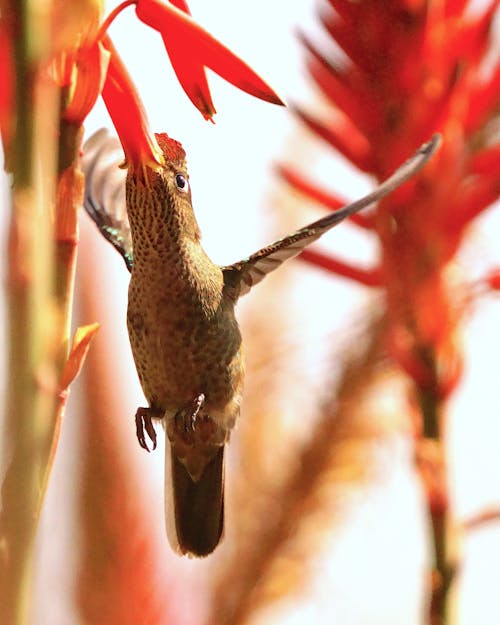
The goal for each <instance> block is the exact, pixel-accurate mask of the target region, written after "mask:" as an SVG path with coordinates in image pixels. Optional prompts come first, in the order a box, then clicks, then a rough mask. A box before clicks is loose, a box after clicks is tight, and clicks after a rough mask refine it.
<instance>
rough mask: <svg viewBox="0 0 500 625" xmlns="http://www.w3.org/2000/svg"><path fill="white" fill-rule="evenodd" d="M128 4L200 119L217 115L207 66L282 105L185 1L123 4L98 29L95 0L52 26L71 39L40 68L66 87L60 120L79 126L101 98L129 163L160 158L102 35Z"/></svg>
mask: <svg viewBox="0 0 500 625" xmlns="http://www.w3.org/2000/svg"><path fill="white" fill-rule="evenodd" d="M131 4H135V6H136V13H137V16H138V17H139V19H140V20H142V21H143V22H144V23H145V24H148V25H149V26H151V27H152V28H154V29H155V30H157V31H158V32H159V33H160V34H161V35H162V37H163V40H164V42H165V46H166V48H167V52H168V54H169V56H170V60H171V62H172V65H173V67H174V70H175V73H176V75H177V78H178V79H179V82H180V83H181V85H182V87H183V89H184V91H185V92H186V94H187V96H188V97H189V99H190V100H191V101H192V102H193V104H194V105H195V106H196V107H197V108H198V110H199V111H200V112H201V113H202V115H203V116H204V118H205V119H211V118H212V116H213V115H214V113H215V108H214V105H213V102H212V98H211V95H210V90H209V87H208V83H207V78H206V75H205V67H209V68H210V69H212V70H213V71H215V72H216V73H218V74H219V75H220V76H222V77H223V78H225V79H226V80H228V81H229V82H231V83H232V84H233V85H235V86H237V87H239V88H240V89H242V90H243V91H246V92H247V93H250V94H252V95H254V96H256V97H258V98H261V99H264V100H267V101H268V102H272V103H275V104H283V103H282V101H281V100H280V98H279V97H278V96H277V95H276V93H275V92H274V91H273V90H272V89H271V87H269V86H268V85H267V84H266V83H265V82H264V81H263V80H262V79H261V78H260V77H259V76H258V75H257V74H256V73H255V72H254V71H253V70H252V69H251V68H250V67H249V66H248V65H246V63H244V62H243V61H242V60H241V59H239V58H238V57H237V56H236V55H234V54H233V53H232V52H231V51H230V50H228V48H226V47H225V46H224V45H223V44H222V43H220V42H219V41H217V40H216V39H215V38H214V37H212V35H210V34H209V33H208V32H207V31H206V30H204V29H203V28H202V27H201V26H199V25H198V24H197V23H196V22H195V21H194V20H193V19H192V18H191V17H190V15H189V9H188V6H187V3H186V2H185V1H184V0H175V1H174V2H164V1H162V0H125V2H123V3H122V4H120V5H119V6H118V7H116V9H114V10H113V11H112V12H111V14H110V15H109V16H108V18H107V19H106V20H105V21H104V22H103V23H102V25H101V27H100V28H99V29H98V28H96V24H98V17H97V16H98V15H99V9H100V5H99V4H98V3H94V4H93V5H91V7H90V8H91V9H92V12H91V13H88V12H87V13H84V14H83V15H77V16H76V17H75V20H74V23H73V24H72V23H71V16H72V14H70V13H68V12H67V10H64V11H63V10H60V11H59V12H58V13H57V15H56V17H55V18H54V21H59V22H61V23H63V26H64V28H63V31H64V32H65V33H70V35H71V36H64V37H63V38H61V37H58V38H57V44H54V46H53V50H54V54H53V56H52V58H51V59H50V60H49V61H48V62H47V64H46V67H45V73H46V74H47V75H48V76H50V77H51V78H52V79H53V80H55V81H56V82H57V84H58V85H60V86H61V87H63V88H64V89H65V94H66V102H65V108H64V110H63V113H62V117H63V119H65V120H67V121H70V122H72V123H75V124H78V125H81V124H82V122H83V120H84V119H85V117H86V116H87V114H88V113H89V111H90V110H91V109H92V107H93V105H94V103H95V101H96V99H97V97H98V95H99V94H100V93H102V95H103V98H104V101H105V104H106V107H107V109H108V111H109V114H110V116H111V118H112V120H113V123H114V125H115V127H116V130H117V132H118V134H119V136H120V139H121V142H122V145H123V149H124V151H125V155H126V159H127V161H128V162H129V163H132V162H141V163H147V164H149V165H152V166H155V164H159V163H161V161H162V156H161V151H160V149H159V147H158V145H157V143H156V140H155V138H154V136H153V135H152V133H151V132H150V131H149V128H148V123H147V119H146V115H145V112H144V108H143V106H142V103H141V101H140V98H139V96H138V94H137V92H136V90H135V88H134V86H133V84H132V81H131V79H130V77H129V75H128V73H127V71H126V68H125V66H124V64H123V63H122V61H121V59H120V57H119V55H118V53H117V51H116V50H115V48H114V47H113V44H112V43H111V40H110V39H109V37H108V36H107V34H106V33H107V29H108V27H109V25H110V24H111V22H112V21H113V20H114V19H115V18H116V16H117V15H118V14H119V13H120V12H121V11H122V10H123V9H124V8H126V7H128V6H130V5H131ZM68 16H69V17H68ZM84 18H85V19H84ZM87 18H88V19H87ZM87 22H88V23H87ZM68 23H69V25H70V26H73V30H71V28H68ZM6 25H8V21H7V19H6V17H5V16H4V15H2V18H1V19H0V78H1V90H0V91H1V93H0V129H1V131H2V137H3V140H4V142H5V143H8V141H9V138H10V135H11V132H12V131H11V128H12V119H13V115H14V103H13V101H12V100H13V92H14V89H13V76H12V52H11V41H12V39H11V37H10V36H9V30H8V29H7V28H6ZM75 29H76V32H75ZM74 41H78V42H80V43H79V45H76V46H75V45H74V44H73V43H72V42H74Z"/></svg>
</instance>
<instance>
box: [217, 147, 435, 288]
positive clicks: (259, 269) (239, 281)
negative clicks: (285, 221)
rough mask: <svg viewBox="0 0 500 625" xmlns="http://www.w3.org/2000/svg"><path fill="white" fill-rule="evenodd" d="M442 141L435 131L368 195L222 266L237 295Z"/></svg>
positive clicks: (399, 179)
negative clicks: (235, 261) (247, 255)
mask: <svg viewBox="0 0 500 625" xmlns="http://www.w3.org/2000/svg"><path fill="white" fill-rule="evenodd" d="M440 141H441V138H440V135H434V136H433V137H432V138H431V140H430V141H428V142H427V143H424V145H422V146H421V147H420V148H419V149H418V151H417V152H416V153H415V154H414V155H413V156H412V157H411V158H410V159H408V160H407V161H406V162H405V163H404V164H403V165H401V167H399V169H397V170H396V171H395V172H394V173H393V174H392V176H390V177H389V178H387V180H385V181H384V182H382V184H380V186H378V187H377V188H376V189H374V190H373V191H372V192H371V193H369V194H368V195H365V196H364V197H362V198H361V199H359V200H357V201H356V202H353V203H352V204H348V205H347V206H344V207H343V208H341V209H339V210H338V211H335V212H334V213H331V214H330V215H328V216H326V217H323V218H322V219H318V221H315V222H313V223H311V224H309V225H307V226H305V227H304V228H301V229H300V230H297V232H295V233H294V234H291V235H290V236H287V237H284V238H283V239H279V240H278V241H275V242H274V243H271V245H268V246H267V247H264V248H263V249H261V250H259V251H258V252H256V253H255V254H252V255H251V256H250V257H249V258H246V259H244V260H242V261H240V262H237V263H234V264H233V265H229V266H227V267H224V268H223V271H224V281H225V284H226V285H228V286H230V287H232V288H233V289H236V293H237V295H238V296H241V295H244V294H245V293H248V291H249V290H250V289H251V288H252V287H253V286H254V285H255V284H257V283H259V282H260V281H261V280H262V279H263V278H264V277H265V276H266V275H267V274H268V273H271V271H274V270H275V269H277V268H278V267H279V266H280V265H281V264H282V263H283V262H285V260H288V259H289V258H293V257H294V256H297V254H300V252H302V250H303V249H304V248H306V247H307V246H308V245H310V244H311V243H313V241H316V239H319V238H320V237H321V236H322V235H323V234H324V233H325V232H327V231H328V230H330V228H333V226H336V225H337V224H338V223H340V222H341V221H343V220H344V219H345V218H346V217H349V216H350V215H352V214H354V213H357V212H358V211H360V210H361V209H362V208H366V207H367V206H370V204H373V203H375V202H378V201H379V200H381V199H382V198H383V197H385V196H386V195H388V194H389V193H391V191H394V189H396V188H397V187H399V186H400V185H401V184H403V182H406V180H408V179H409V178H411V177H412V176H413V175H414V174H415V173H416V172H417V171H419V169H421V168H422V167H423V166H424V165H425V163H426V162H427V161H428V160H429V158H430V157H431V156H432V154H434V152H435V151H436V149H437V147H438V146H439V143H440Z"/></svg>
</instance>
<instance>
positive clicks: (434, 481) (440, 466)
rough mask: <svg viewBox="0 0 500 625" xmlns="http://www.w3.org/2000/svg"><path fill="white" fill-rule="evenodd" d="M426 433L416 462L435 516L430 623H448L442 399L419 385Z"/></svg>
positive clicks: (449, 574) (419, 441)
mask: <svg viewBox="0 0 500 625" xmlns="http://www.w3.org/2000/svg"><path fill="white" fill-rule="evenodd" d="M418 400H419V404H420V410H421V413H422V424H423V428H422V436H421V437H420V438H418V439H417V441H416V465H417V468H418V470H419V472H420V476H421V479H422V483H423V486H424V490H425V494H426V497H427V506H428V510H429V516H430V520H431V528H432V542H433V546H434V567H433V571H432V575H431V599H430V609H429V625H447V624H448V611H447V599H448V591H449V589H450V585H451V581H452V577H453V569H452V566H451V561H450V554H449V535H448V521H449V519H448V516H449V506H448V494H447V479H446V463H445V450H444V441H443V435H442V415H441V411H442V408H443V406H442V400H441V399H440V398H439V397H437V396H436V393H435V392H434V391H433V390H432V389H429V388H424V389H422V388H421V389H419V392H418Z"/></svg>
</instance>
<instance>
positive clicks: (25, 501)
mask: <svg viewBox="0 0 500 625" xmlns="http://www.w3.org/2000/svg"><path fill="white" fill-rule="evenodd" d="M39 9H40V7H39V6H38V3H37V2H36V0H16V1H13V0H11V1H9V0H6V1H5V2H4V3H3V4H2V19H3V20H6V21H7V22H8V26H9V31H10V33H11V35H12V41H13V44H14V58H15V69H16V72H15V74H16V128H15V133H14V138H13V141H12V153H11V154H10V155H9V156H10V158H9V162H10V163H11V165H12V176H13V187H12V193H11V209H12V213H11V221H10V226H9V235H8V236H9V245H8V279H7V286H8V289H7V299H8V308H7V317H8V338H9V346H8V362H7V366H8V379H7V385H6V386H7V398H6V407H5V411H6V420H5V422H6V428H5V430H6V432H5V433H6V436H5V443H4V454H3V457H5V458H6V459H7V461H8V462H9V465H8V468H7V471H6V474H5V477H4V481H3V485H2V491H1V496H2V502H1V503H2V505H1V513H0V623H5V624H7V623H8V624H9V625H26V624H27V623H28V621H29V607H30V596H31V582H32V567H33V547H34V542H35V536H36V530H37V526H38V521H39V517H40V512H41V506H42V503H43V499H44V495H45V492H46V488H47V482H48V476H49V473H50V468H51V465H52V460H53V456H54V451H55V444H56V442H57V434H58V430H59V424H60V418H61V416H62V412H63V408H64V400H65V396H63V395H62V394H61V393H60V392H59V378H60V375H61V371H62V368H63V366H64V363H65V360H66V355H67V349H68V341H69V325H70V315H71V299H72V289H73V280H74V268H75V252H76V208H77V206H78V204H79V202H80V199H81V190H82V181H81V174H78V172H77V171H76V170H75V168H74V161H75V162H76V155H77V154H78V146H77V139H79V134H78V133H75V132H74V131H73V135H74V137H75V140H74V141H73V142H70V145H72V146H73V158H72V159H69V160H70V161H71V167H68V168H67V169H68V170H69V171H70V173H68V171H64V172H62V173H61V176H60V178H59V181H58V184H57V187H56V181H57V172H58V166H59V163H58V161H60V160H61V158H60V156H59V152H60V150H59V146H58V130H61V131H62V129H60V128H59V114H60V93H59V90H58V88H57V87H56V86H55V85H54V84H52V83H51V82H50V81H48V80H43V79H40V73H39V70H40V59H43V58H44V57H45V56H46V54H47V49H46V47H45V48H44V45H48V42H49V41H50V36H49V33H50V24H49V20H48V18H49V16H50V14H51V6H50V0H48V3H47V2H44V3H43V10H39ZM67 160H68V156H67V154H66V161H67ZM54 214H55V219H54Z"/></svg>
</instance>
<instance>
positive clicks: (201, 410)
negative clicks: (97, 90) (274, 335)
mask: <svg viewBox="0 0 500 625" xmlns="http://www.w3.org/2000/svg"><path fill="white" fill-rule="evenodd" d="M156 138H157V140H158V143H159V145H160V147H161V148H162V151H163V154H164V157H165V164H164V166H162V167H160V168H159V169H158V170H153V169H151V168H149V167H148V166H146V165H138V164H135V165H134V166H129V168H128V171H127V180H126V202H125V201H124V198H123V188H124V185H123V177H122V173H123V172H122V171H121V170H119V169H118V168H117V167H116V165H117V164H118V163H119V162H120V161H121V160H122V155H121V151H120V147H119V143H118V142H117V141H116V140H115V139H113V138H112V137H109V136H108V135H107V133H106V131H102V130H101V131H98V132H97V133H96V134H95V135H93V136H92V137H91V138H90V139H89V140H88V141H87V143H86V144H85V155H84V159H83V169H84V172H85V201H84V205H85V208H86V210H87V212H88V213H89V215H90V216H91V217H92V219H93V220H94V221H95V222H96V224H97V226H98V227H99V229H100V231H101V233H102V234H103V236H104V237H105V238H106V239H107V240H108V241H110V242H111V243H112V244H113V245H114V247H115V248H116V249H117V250H118V251H119V252H120V253H121V254H122V256H123V258H124V260H125V263H126V265H127V268H128V269H129V270H131V272H132V275H131V280H130V287H129V305H128V313H127V323H128V331H129V336H130V343H131V346H132V352H133V355H134V360H135V364H136V367H137V372H138V375H139V378H140V381H141V384H142V388H143V390H144V394H145V396H146V399H147V401H148V403H149V407H147V408H139V409H138V411H137V414H136V425H137V435H138V439H139V443H140V444H141V446H143V447H145V448H146V449H147V448H148V446H147V443H146V439H145V435H144V430H145V431H146V433H147V434H148V435H149V437H150V438H151V440H152V441H153V443H155V441H156V434H155V431H154V428H153V426H152V424H151V419H152V418H154V417H156V418H158V419H162V420H163V423H164V425H165V429H166V432H167V435H168V438H169V441H170V449H169V448H168V447H169V446H168V445H167V450H166V458H165V460H166V471H165V476H166V479H165V497H166V504H167V505H166V507H167V510H166V521H167V533H168V535H169V538H170V541H171V543H172V545H173V547H174V548H176V549H177V550H178V551H180V552H181V553H188V554H191V555H197V556H204V555H207V554H208V553H210V552H211V551H213V549H215V547H216V546H217V544H218V542H219V540H220V537H221V535H222V530H223V517H224V512H223V511H224V481H223V476H224V462H223V456H224V445H225V443H226V442H227V440H228V438H229V434H230V431H231V429H232V427H233V426H234V423H235V420H236V418H237V416H238V413H239V407H240V401H241V395H242V386H243V362H242V348H241V336H240V331H239V329H238V324H237V322H236V319H235V316H234V305H235V303H236V301H237V300H238V298H239V297H240V296H242V295H244V294H245V293H247V292H248V291H249V290H250V289H251V288H252V287H253V286H254V285H255V284H257V283H259V282H260V281H261V280H262V279H263V278H264V277H265V276H266V275H267V274H268V273H270V272H271V271H274V270H275V269H277V268H278V267H279V266H280V265H281V264H282V263H283V262H284V261H286V260H288V259H289V258H293V257H294V256H296V255H297V254H299V253H300V252H301V251H302V250H303V249H304V248H305V247H306V246H308V245H309V244H311V243H312V242H313V241H316V240H317V239H318V238H319V237H321V236H322V235H323V234H324V233H325V232H327V231H328V230H330V229H331V228H332V227H333V226H335V225H337V224H338V223H340V222H341V221H343V220H344V219H345V218H346V217H348V216H350V215H352V214H354V213H356V212H357V211H359V210H361V209H362V208H365V207H367V206H369V205H370V204H373V203H374V202H376V201H378V200H380V199H381V198H382V197H384V196H385V195H387V194H388V193H390V192H391V191H393V190H394V189H395V188H396V187H398V186H399V185H401V184H402V183H403V182H405V181H406V180H408V179H409V178H410V177H411V176H413V175H414V174H415V173H416V172H417V171H418V170H419V169H420V168H421V167H423V165H424V164H425V163H426V162H427V161H428V159H429V158H430V157H431V155H432V154H433V153H434V151H435V150H436V148H437V146H438V145H439V136H437V135H436V136H434V137H433V138H432V139H431V141H429V142H428V143H426V144H424V145H423V146H422V147H421V148H420V149H419V150H418V151H417V152H416V153H415V155H414V156H413V157H412V158H411V159H409V160H408V161H407V162H406V163H404V164H403V165H402V166H401V167H400V168H399V169H398V170H397V171H396V172H395V173H394V174H393V175H392V176H391V177H390V178H388V179H387V180H386V181H385V182H383V183H382V184H381V185H380V186H378V187H377V188H376V189H375V190H374V191H372V192H371V193H369V194H368V195H366V196H364V197H363V198H361V199H360V200H357V201H356V202H353V203H352V204H349V205H347V206H345V207H344V208H342V209H340V210H338V211H335V212H333V213H330V214H329V215H327V216H326V217H323V218H322V219H319V220H317V221H315V222H314V223H312V224H309V225H307V226H305V227H304V228H301V229H300V230H298V231H297V232H295V233H293V234H291V235H289V236H286V237H283V238H282V239H280V240H278V241H275V242H274V243H272V244H271V245H269V246H267V247H265V248H263V249H261V250H259V251H257V252H256V253H255V254H252V255H251V256H250V257H249V258H246V259H243V260H241V261H239V262H236V263H234V264H232V265H229V266H227V267H219V266H217V265H215V264H214V263H213V262H212V261H211V260H210V258H208V256H207V255H206V254H205V252H204V250H203V248H202V247H201V244H200V231H199V228H198V224H197V222H196V218H195V216H194V213H193V208H192V205H191V193H190V190H189V185H188V183H187V180H188V174H187V170H186V163H185V153H184V150H183V148H182V146H181V145H180V143H178V142H177V141H174V140H172V139H170V138H168V137H167V135H156ZM111 157H112V158H111ZM184 183H185V184H184ZM125 206H126V208H125Z"/></svg>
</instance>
